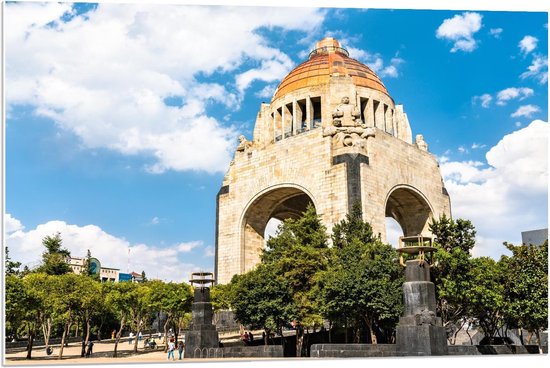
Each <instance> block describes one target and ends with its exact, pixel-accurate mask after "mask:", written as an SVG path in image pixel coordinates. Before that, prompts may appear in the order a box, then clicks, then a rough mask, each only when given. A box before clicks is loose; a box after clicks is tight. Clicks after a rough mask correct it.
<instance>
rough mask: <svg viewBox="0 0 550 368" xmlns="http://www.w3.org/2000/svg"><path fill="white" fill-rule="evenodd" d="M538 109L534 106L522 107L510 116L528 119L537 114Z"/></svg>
mask: <svg viewBox="0 0 550 368" xmlns="http://www.w3.org/2000/svg"><path fill="white" fill-rule="evenodd" d="M539 111H540V108H539V107H538V106H536V105H523V106H520V107H518V109H517V110H516V111H515V112H514V113H512V115H510V116H511V117H513V118H519V117H521V116H523V117H526V118H530V117H531V116H532V115H533V114H534V113H536V112H539Z"/></svg>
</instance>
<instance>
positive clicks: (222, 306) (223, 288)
mask: <svg viewBox="0 0 550 368" xmlns="http://www.w3.org/2000/svg"><path fill="white" fill-rule="evenodd" d="M234 294H235V288H234V284H233V283H232V282H230V283H229V284H217V285H214V286H213V287H212V288H211V289H210V300H211V301H212V308H213V309H214V312H219V311H221V310H229V309H231V300H232V299H233V298H234Z"/></svg>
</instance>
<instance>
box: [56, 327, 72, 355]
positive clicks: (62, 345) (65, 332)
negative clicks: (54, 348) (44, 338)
mask: <svg viewBox="0 0 550 368" xmlns="http://www.w3.org/2000/svg"><path fill="white" fill-rule="evenodd" d="M70 328H71V322H67V323H66V324H65V327H64V328H63V336H61V346H60V347H59V356H58V359H63V348H64V347H65V339H66V338H67V335H68V334H69V331H70Z"/></svg>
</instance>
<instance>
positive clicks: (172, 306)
mask: <svg viewBox="0 0 550 368" xmlns="http://www.w3.org/2000/svg"><path fill="white" fill-rule="evenodd" d="M148 286H149V288H150V289H151V303H150V305H151V309H152V310H154V311H158V312H163V313H165V314H166V321H165V322H164V326H163V327H164V338H165V341H167V337H168V326H169V325H170V324H173V325H174V327H175V325H176V324H177V322H178V320H179V318H180V317H183V316H184V315H185V314H186V313H188V312H190V311H191V303H192V301H193V294H192V292H191V287H190V286H189V285H187V284H185V283H180V284H177V283H172V282H170V283H164V282H162V281H160V280H154V281H149V282H148ZM177 330H178V329H177V328H174V331H177ZM176 339H177V332H176ZM167 350H168V344H166V345H165V351H167Z"/></svg>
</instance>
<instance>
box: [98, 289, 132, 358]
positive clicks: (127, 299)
mask: <svg viewBox="0 0 550 368" xmlns="http://www.w3.org/2000/svg"><path fill="white" fill-rule="evenodd" d="M137 287H138V285H137V284H135V283H133V282H118V283H115V284H111V283H108V284H104V288H105V289H107V297H106V305H107V306H108V308H111V309H112V311H113V313H114V314H115V316H116V317H117V320H118V322H119V329H118V331H117V333H116V340H115V347H114V350H113V357H114V358H116V357H117V349H118V343H119V342H120V338H121V336H122V331H123V330H124V327H126V324H127V323H128V321H129V320H130V309H131V307H132V303H133V302H134V296H135V290H136V289H137Z"/></svg>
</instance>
